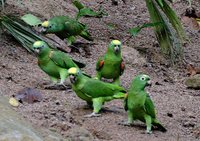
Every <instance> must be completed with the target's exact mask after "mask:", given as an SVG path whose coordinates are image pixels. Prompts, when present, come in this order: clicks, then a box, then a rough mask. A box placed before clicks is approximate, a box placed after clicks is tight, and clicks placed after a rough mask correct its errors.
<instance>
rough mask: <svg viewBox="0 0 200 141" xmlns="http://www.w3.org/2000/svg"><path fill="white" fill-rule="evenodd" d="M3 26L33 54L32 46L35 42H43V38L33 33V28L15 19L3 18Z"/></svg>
mask: <svg viewBox="0 0 200 141" xmlns="http://www.w3.org/2000/svg"><path fill="white" fill-rule="evenodd" d="M0 21H1V24H2V26H3V27H4V28H5V29H6V30H7V31H8V32H9V33H10V34H11V35H12V36H13V37H14V38H15V39H16V40H18V41H19V42H20V43H21V44H22V46H23V47H24V48H26V49H27V50H28V51H29V52H33V48H32V45H33V43H34V42H35V41H38V40H43V38H42V37H40V36H39V35H37V34H36V33H35V32H33V31H32V29H31V27H30V26H28V25H27V24H25V23H23V21H20V20H19V19H16V18H14V17H8V16H5V15H4V16H2V17H1V19H0Z"/></svg>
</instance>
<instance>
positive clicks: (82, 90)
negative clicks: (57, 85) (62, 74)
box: [68, 67, 126, 117]
mask: <svg viewBox="0 0 200 141" xmlns="http://www.w3.org/2000/svg"><path fill="white" fill-rule="evenodd" d="M68 74H69V78H70V81H71V83H72V89H73V90H74V91H75V92H76V94H77V96H78V97H79V98H81V99H83V100H85V101H86V102H87V103H88V104H89V105H91V106H93V112H92V113H91V114H89V115H86V117H93V116H100V114H98V113H99V111H100V110H101V108H102V105H103V104H104V103H105V102H106V101H111V100H113V99H122V98H124V97H125V95H126V91H125V90H124V88H122V87H120V86H117V85H114V84H110V83H106V82H102V81H100V80H98V79H94V78H90V77H87V76H85V75H84V74H83V73H82V72H81V71H80V70H79V69H78V68H74V67H73V68H70V69H69V70H68Z"/></svg>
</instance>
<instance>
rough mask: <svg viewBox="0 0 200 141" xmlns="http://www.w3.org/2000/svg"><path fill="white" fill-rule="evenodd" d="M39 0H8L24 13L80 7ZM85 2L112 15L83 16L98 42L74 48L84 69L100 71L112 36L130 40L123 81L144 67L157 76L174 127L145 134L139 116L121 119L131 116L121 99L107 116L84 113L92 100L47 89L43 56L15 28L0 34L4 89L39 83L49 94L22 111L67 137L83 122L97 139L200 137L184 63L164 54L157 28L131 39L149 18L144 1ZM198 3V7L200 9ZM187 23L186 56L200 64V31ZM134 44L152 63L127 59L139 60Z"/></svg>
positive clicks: (156, 93) (158, 98) (160, 105)
mask: <svg viewBox="0 0 200 141" xmlns="http://www.w3.org/2000/svg"><path fill="white" fill-rule="evenodd" d="M39 2H40V1H38V0H36V1H33V2H24V3H22V4H18V3H15V2H12V1H11V0H8V4H9V5H7V6H8V7H9V8H8V9H9V10H8V11H9V12H10V13H16V14H19V15H21V14H23V13H24V11H25V12H28V11H31V12H33V13H37V14H38V15H40V16H41V17H42V18H49V17H51V16H53V15H59V14H68V15H70V12H71V13H73V14H74V11H76V10H75V9H73V7H72V6H71V2H69V1H67V2H66V1H65V2H63V1H62V0H56V1H51V2H52V3H51V2H50V1H48V4H46V5H45V7H44V4H43V6H41V5H42V4H41V5H39V4H38V3H39ZM45 2H46V3H47V1H45ZM45 2H44V3H45ZM84 3H85V4H86V5H88V6H90V7H93V8H97V7H98V6H99V5H102V6H103V8H104V9H105V10H106V11H107V12H108V14H109V16H107V17H103V18H102V19H95V18H83V19H82V21H83V22H85V23H88V24H89V28H90V31H91V33H92V35H93V36H94V38H95V41H94V43H95V44H92V45H90V46H89V47H88V50H89V51H90V54H91V55H87V54H84V53H82V54H78V53H71V54H70V55H71V56H73V58H76V59H78V60H82V61H83V62H85V63H86V64H87V66H86V68H85V69H84V71H85V72H87V73H88V74H90V75H93V76H94V75H95V63H96V60H97V58H98V57H99V56H100V55H102V54H103V53H105V50H106V46H107V45H108V43H109V42H110V41H111V39H113V38H115V39H119V40H122V41H125V42H124V52H123V54H124V55H125V56H124V58H125V61H126V62H127V63H126V70H125V72H124V74H123V75H122V77H121V80H122V81H121V83H122V85H123V86H124V87H125V88H126V89H128V87H129V85H130V82H131V80H132V78H133V77H134V76H135V75H136V74H138V73H140V72H144V73H147V74H149V75H150V76H151V78H152V80H153V82H154V83H153V84H154V85H153V86H152V87H151V88H150V89H149V90H148V91H149V92H150V95H151V98H152V99H153V101H154V102H155V105H156V108H157V116H158V119H159V120H160V121H161V122H162V124H163V125H165V126H166V128H167V130H168V131H167V132H166V133H162V132H160V131H153V134H151V135H147V134H144V131H145V127H144V126H143V125H144V124H143V123H140V122H136V124H135V126H133V127H124V126H121V125H118V123H119V122H121V121H122V120H126V119H127V114H126V112H125V111H124V109H123V102H122V101H121V100H114V101H111V102H109V103H106V104H105V105H104V108H103V110H102V112H101V113H102V116H101V117H98V118H84V117H83V115H86V114H89V113H91V109H88V108H87V107H86V103H85V102H84V101H83V100H81V99H79V98H78V97H77V96H76V94H75V93H74V92H72V91H61V90H45V89H43V84H44V82H48V81H49V79H48V77H47V75H46V74H45V73H44V72H43V71H42V70H40V68H39V67H38V66H37V58H35V57H34V55H32V54H30V53H28V52H27V51H26V50H25V49H23V48H22V47H21V46H20V44H18V43H17V42H16V41H15V39H14V38H13V37H11V36H10V35H9V34H2V35H1V37H0V39H1V42H0V50H1V56H0V91H2V93H3V94H4V95H5V96H7V97H9V96H11V95H13V94H16V93H17V92H18V91H19V90H21V89H23V88H25V87H31V88H37V89H39V90H40V91H41V92H42V94H43V95H44V100H43V101H42V102H39V103H34V104H26V103H25V104H23V105H20V107H19V108H17V109H16V111H18V112H19V113H20V114H22V115H23V116H24V117H25V118H26V119H27V120H28V121H30V122H31V123H32V124H33V125H35V126H37V127H39V128H40V127H41V128H47V129H50V130H52V131H55V132H57V133H60V134H62V135H63V136H64V137H67V136H68V132H69V130H70V129H72V128H75V127H83V128H86V129H87V130H89V131H90V132H91V133H92V134H93V135H94V136H95V138H96V139H97V140H98V139H99V140H112V141H121V140H125V141H129V140H130V141H131V140H137V141H144V140H149V141H157V140H158V141H161V140H162V141H163V140H168V141H169V140H170V141H174V140H180V141H189V140H199V136H200V112H199V111H200V109H199V101H200V91H199V90H190V89H187V88H186V86H185V85H184V79H185V78H186V77H187V76H186V73H185V68H184V66H177V67H170V66H169V62H168V61H167V60H165V59H163V58H162V56H161V55H159V48H158V47H157V46H158V45H157V42H156V40H155V37H154V34H153V32H152V30H151V29H144V30H142V32H141V33H140V34H139V35H138V36H137V37H135V38H131V39H129V40H126V39H128V38H129V34H128V33H127V32H126V31H127V30H128V29H129V28H130V27H133V26H136V25H139V24H142V23H144V22H148V21H149V18H148V17H149V16H148V12H147V9H146V7H145V3H144V1H139V0H136V1H130V0H127V4H123V3H122V2H121V1H119V5H118V6H113V5H111V2H110V1H105V2H103V3H100V2H98V1H97V0H96V1H94V2H91V1H84ZM199 4H200V3H199V2H194V3H193V5H194V7H195V8H197V7H198V8H199ZM54 5H55V7H53V8H54V9H53V11H55V12H53V11H52V13H49V12H48V11H51V10H50V9H51V8H52V6H54ZM48 6H49V7H48ZM11 7H12V8H11ZM13 7H14V8H13ZM43 8H44V9H45V11H43V10H44V9H43ZM173 8H175V10H176V11H177V12H178V14H179V15H181V14H182V13H184V11H185V9H186V8H187V4H186V3H185V1H181V0H177V1H176V2H175V3H174V4H173ZM198 8H197V10H200V9H198ZM63 9H64V10H63ZM108 23H113V24H114V25H115V26H116V29H114V30H109V29H108V27H107V25H106V24H108ZM185 29H186V33H187V36H188V38H189V39H190V42H187V43H186V44H185V45H184V52H185V54H184V56H185V59H186V61H187V62H190V63H193V64H195V66H200V56H199V52H200V48H199V44H200V40H199V39H200V34H199V32H197V31H195V30H193V29H192V28H191V27H185ZM132 48H135V49H137V50H139V52H140V53H141V54H142V56H143V57H144V58H145V59H146V63H143V64H140V63H133V62H134V61H133V62H132V61H130V60H129V61H127V60H126V59H127V58H132V59H135V60H137V57H135V56H128V55H130V53H129V52H131V51H132V50H131V49H132Z"/></svg>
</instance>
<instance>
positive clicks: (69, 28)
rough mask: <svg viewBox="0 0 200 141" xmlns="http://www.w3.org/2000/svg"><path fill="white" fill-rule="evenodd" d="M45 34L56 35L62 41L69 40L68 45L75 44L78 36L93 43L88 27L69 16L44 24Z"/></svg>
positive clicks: (50, 20) (59, 17)
mask: <svg viewBox="0 0 200 141" xmlns="http://www.w3.org/2000/svg"><path fill="white" fill-rule="evenodd" d="M41 26H42V32H43V33H45V34H46V33H54V34H56V35H57V36H58V37H59V38H61V39H62V40H63V39H65V38H67V43H68V44H69V45H71V44H72V43H74V42H75V40H76V38H75V37H76V36H81V37H83V38H84V39H86V40H88V41H93V38H92V37H91V35H90V33H89V32H88V31H87V26H86V25H84V24H82V23H80V22H79V21H77V20H75V19H73V18H70V17H68V16H55V17H53V18H51V19H49V20H48V21H44V22H43V23H42V24H41Z"/></svg>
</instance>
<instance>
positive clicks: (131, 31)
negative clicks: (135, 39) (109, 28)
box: [129, 22, 162, 36]
mask: <svg viewBox="0 0 200 141" xmlns="http://www.w3.org/2000/svg"><path fill="white" fill-rule="evenodd" d="M161 24H162V23H161V22H156V23H145V24H143V25H142V26H137V27H134V28H131V29H130V30H129V32H130V34H131V35H132V36H136V35H137V34H138V33H139V32H140V31H141V30H142V29H143V28H148V27H154V26H159V25H161Z"/></svg>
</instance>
